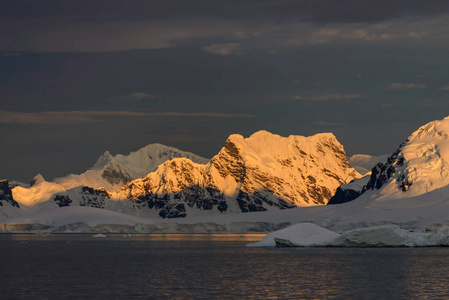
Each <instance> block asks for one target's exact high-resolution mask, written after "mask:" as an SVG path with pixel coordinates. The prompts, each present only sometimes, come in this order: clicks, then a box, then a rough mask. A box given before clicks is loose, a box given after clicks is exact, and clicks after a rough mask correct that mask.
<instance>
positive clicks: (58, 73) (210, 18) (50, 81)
mask: <svg viewBox="0 0 449 300" xmlns="http://www.w3.org/2000/svg"><path fill="white" fill-rule="evenodd" d="M0 41H1V42H0V132H1V135H0V138H1V141H2V143H1V146H0V157H1V160H0V161H1V163H0V178H7V179H9V180H18V181H23V182H29V181H30V180H31V179H32V178H33V177H34V175H36V174H37V173H41V174H42V175H43V176H44V177H45V178H46V179H47V180H52V179H53V178H54V177H60V176H64V175H66V174H69V173H75V174H77V173H81V172H83V171H84V170H86V169H88V168H89V167H91V166H92V165H93V164H94V163H95V161H96V160H97V158H98V157H99V156H100V155H101V154H102V153H103V152H105V151H106V150H108V151H110V152H111V153H112V154H118V153H121V154H127V153H129V152H131V151H136V150H137V149H139V148H141V147H143V146H145V145H147V144H150V143H161V144H165V145H169V146H173V147H176V148H179V149H181V150H184V151H190V152H193V153H196V154H198V155H201V156H204V157H209V158H211V157H212V156H214V155H215V154H217V153H218V151H219V150H220V149H221V147H223V146H224V144H225V141H226V138H227V137H228V136H229V135H230V134H234V133H238V134H242V135H243V136H245V137H248V136H250V135H251V134H252V133H254V132H256V131H258V130H268V131H270V132H272V133H276V134H279V135H282V136H288V135H303V136H308V135H313V134H316V133H321V132H332V133H334V135H335V136H336V138H337V139H338V141H339V142H340V143H342V144H343V146H344V148H345V150H346V152H347V154H348V155H353V154H357V153H363V154H371V155H383V154H390V153H392V152H394V151H395V150H396V149H397V147H398V146H399V144H401V143H402V142H403V141H404V140H405V139H406V138H407V136H408V135H410V134H411V133H412V132H413V131H415V130H416V129H418V128H419V127H420V126H422V125H424V124H426V123H428V122H430V121H433V120H436V119H442V118H444V117H446V116H448V115H449V74H448V71H447V70H449V56H448V54H447V53H448V50H449V2H447V1H441V0H427V1H422V0H419V1H418V0H408V1H403V0H364V1H360V0H296V1H293V0H283V1H279V0H257V1H241V0H240V1H234V0H227V1H218V0H217V1H215V0H191V1H185V0H165V1H156V0H150V1H148V0H136V1H134V0H127V1H117V0H77V1H65V0H28V1H25V0H11V1H4V0H0Z"/></svg>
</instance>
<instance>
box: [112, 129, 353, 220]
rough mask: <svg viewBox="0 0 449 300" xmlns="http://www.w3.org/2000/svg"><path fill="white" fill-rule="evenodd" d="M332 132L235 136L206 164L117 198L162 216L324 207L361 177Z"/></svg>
mask: <svg viewBox="0 0 449 300" xmlns="http://www.w3.org/2000/svg"><path fill="white" fill-rule="evenodd" d="M359 177H360V174H358V173H357V172H356V171H355V170H354V169H352V168H350V167H349V164H348V161H347V159H346V156H345V152H344V149H343V146H342V145H341V144H340V143H339V142H338V141H337V140H336V138H335V136H334V135H333V134H331V133H324V134H317V135H314V136H310V137H303V136H289V137H281V136H279V135H275V134H271V133H269V132H267V131H259V132H256V133H255V134H253V135H251V136H250V137H249V138H246V139H245V138H244V137H243V136H241V135H231V136H230V137H229V138H228V139H227V141H226V145H225V147H223V148H222V149H221V151H220V152H219V153H218V154H217V155H216V156H214V157H213V158H212V160H211V161H210V163H208V164H207V165H201V164H196V163H193V162H192V161H190V160H188V159H185V158H179V159H173V160H171V161H167V162H165V163H164V164H163V165H161V166H159V168H158V169H157V171H156V172H153V173H150V174H149V175H148V176H146V177H144V178H142V179H137V180H134V181H132V182H131V183H129V184H128V185H127V186H125V187H124V188H122V189H120V190H119V191H118V192H117V194H115V195H113V197H116V198H118V199H121V200H125V199H130V200H132V201H133V202H134V203H136V205H137V206H139V207H140V208H142V209H151V210H156V211H158V212H159V216H161V217H163V218H165V217H169V218H170V217H185V216H186V215H192V214H198V213H204V212H207V213H219V212H252V211H265V210H273V209H276V210H277V209H284V208H292V207H297V206H314V205H324V204H326V203H327V202H328V201H329V199H330V198H331V197H332V195H333V194H334V192H335V190H336V189H337V187H338V186H340V185H341V184H342V183H347V182H349V181H351V180H353V179H354V178H359Z"/></svg>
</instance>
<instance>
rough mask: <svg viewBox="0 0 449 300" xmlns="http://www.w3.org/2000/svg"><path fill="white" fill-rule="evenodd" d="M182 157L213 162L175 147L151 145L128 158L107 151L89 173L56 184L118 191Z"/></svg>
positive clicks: (66, 178)
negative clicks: (168, 161) (164, 164)
mask: <svg viewBox="0 0 449 300" xmlns="http://www.w3.org/2000/svg"><path fill="white" fill-rule="evenodd" d="M178 157H185V158H188V159H190V160H191V161H192V162H195V163H200V164H205V163H207V162H208V161H209V159H207V158H204V157H201V156H198V155H196V154H193V153H190V152H185V151H181V150H179V149H176V148H173V147H169V146H165V145H161V144H150V145H148V146H145V147H143V148H141V149H139V150H137V151H135V152H131V153H130V154H128V155H122V154H117V155H115V156H112V155H111V154H110V153H109V151H106V152H105V153H103V155H101V156H100V157H99V158H98V160H97V162H96V163H95V165H94V166H93V167H92V168H90V169H89V170H87V171H86V172H84V173H82V174H79V175H75V174H70V175H67V176H64V177H60V178H56V179H55V180H54V182H55V183H58V184H60V185H62V186H63V187H64V188H66V189H71V188H74V187H77V186H88V187H92V188H96V189H97V188H105V189H106V190H107V191H109V192H114V191H116V190H118V189H119V188H121V187H123V186H124V185H125V184H127V183H128V182H130V181H132V180H133V179H137V178H140V177H144V176H146V175H148V173H150V172H154V171H155V170H156V169H157V167H158V166H159V165H161V164H162V163H164V162H166V161H167V160H171V159H174V158H178Z"/></svg>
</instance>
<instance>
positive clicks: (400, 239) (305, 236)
mask: <svg viewBox="0 0 449 300" xmlns="http://www.w3.org/2000/svg"><path fill="white" fill-rule="evenodd" d="M247 246H249V247H275V246H277V247H447V246H449V236H447V235H444V234H435V233H428V232H413V231H409V230H406V229H402V228H400V227H399V226H398V225H382V226H374V227H368V228H358V229H353V230H349V231H345V232H343V233H341V234H339V233H336V232H333V231H330V230H327V229H326V228H323V227H320V226H318V225H315V224H312V223H299V224H295V225H292V226H289V227H287V228H284V229H282V230H278V231H275V232H272V233H269V234H268V235H267V236H266V237H265V238H264V239H262V240H261V241H260V242H257V243H253V244H248V245H247Z"/></svg>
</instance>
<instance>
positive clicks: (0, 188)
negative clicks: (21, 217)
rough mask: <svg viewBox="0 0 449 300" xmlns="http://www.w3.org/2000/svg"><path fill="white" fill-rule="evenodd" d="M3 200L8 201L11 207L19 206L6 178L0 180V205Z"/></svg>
mask: <svg viewBox="0 0 449 300" xmlns="http://www.w3.org/2000/svg"><path fill="white" fill-rule="evenodd" d="M3 202H5V203H9V204H10V205H11V206H13V207H17V208H18V207H19V204H18V203H17V202H16V201H15V200H14V198H13V196H12V191H11V188H10V187H9V182H8V180H0V206H3Z"/></svg>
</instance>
